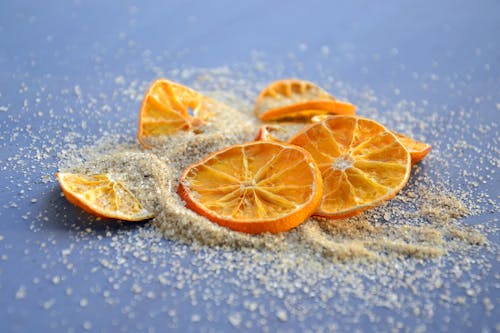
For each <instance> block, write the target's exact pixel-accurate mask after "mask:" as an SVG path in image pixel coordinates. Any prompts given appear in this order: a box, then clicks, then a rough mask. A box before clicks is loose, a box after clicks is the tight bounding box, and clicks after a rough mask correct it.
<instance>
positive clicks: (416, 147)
mask: <svg viewBox="0 0 500 333" xmlns="http://www.w3.org/2000/svg"><path fill="white" fill-rule="evenodd" d="M394 135H396V137H397V138H398V139H399V141H400V142H401V143H402V144H403V145H404V146H405V147H406V149H407V150H408V152H409V153H410V156H411V164H412V165H414V164H417V163H418V162H420V161H421V160H423V159H424V157H425V156H427V154H428V153H429V152H430V151H431V148H432V147H431V145H429V144H427V143H424V142H421V141H417V140H415V139H412V138H410V137H407V136H406V135H403V134H400V133H394Z"/></svg>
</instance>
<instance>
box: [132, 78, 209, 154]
mask: <svg viewBox="0 0 500 333" xmlns="http://www.w3.org/2000/svg"><path fill="white" fill-rule="evenodd" d="M215 106H216V102H215V101H213V100H211V99H209V98H208V97H206V96H203V95H202V94H200V93H199V92H197V91H194V90H192V89H190V88H188V87H185V86H183V85H181V84H178V83H175V82H172V81H169V80H166V79H158V80H156V81H154V82H153V83H152V84H151V86H150V87H149V89H148V90H147V91H146V94H145V95H144V99H143V101H142V105H141V110H140V112H139V130H138V133H137V138H138V140H139V142H140V143H141V144H142V145H143V146H144V147H146V148H150V147H151V146H152V145H151V143H150V142H149V141H148V138H151V137H158V136H163V135H171V134H174V133H176V132H178V131H182V130H184V131H185V130H190V129H196V128H198V127H200V126H201V125H202V124H203V121H204V120H206V119H207V118H209V117H210V116H212V115H213V112H212V111H213V109H214V108H215Z"/></svg>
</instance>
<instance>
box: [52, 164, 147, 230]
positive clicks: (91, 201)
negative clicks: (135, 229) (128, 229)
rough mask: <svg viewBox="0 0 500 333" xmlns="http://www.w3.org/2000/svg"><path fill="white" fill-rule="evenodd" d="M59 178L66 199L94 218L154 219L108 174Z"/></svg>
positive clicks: (70, 174) (65, 174)
mask: <svg viewBox="0 0 500 333" xmlns="http://www.w3.org/2000/svg"><path fill="white" fill-rule="evenodd" d="M56 178H57V180H58V181H59V184H60V185H61V188H62V190H63V193H64V196H65V197H66V199H67V200H68V201H69V202H71V203H72V204H73V205H75V206H78V207H80V208H82V209H83V210H85V211H86V212H87V213H90V214H92V215H95V216H99V217H104V218H111V219H118V220H125V221H142V220H147V219H150V218H153V217H154V215H153V214H152V213H150V212H148V211H147V210H146V209H144V208H143V207H142V205H141V203H140V202H139V201H138V200H137V198H136V197H135V196H134V195H133V194H132V193H131V192H130V191H129V190H128V189H127V188H126V187H125V186H124V185H123V184H122V183H120V182H119V181H117V180H114V179H112V178H111V177H110V176H109V175H107V174H96V175H82V174H74V173H62V172H58V173H56Z"/></svg>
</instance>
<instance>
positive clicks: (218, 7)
mask: <svg viewBox="0 0 500 333" xmlns="http://www.w3.org/2000/svg"><path fill="white" fill-rule="evenodd" d="M499 16H500V3H499V2H498V1H481V2H473V1H439V2H434V1H425V2H424V3H421V2H417V1H385V2H383V3H377V2H362V1H340V2H337V3H333V2H327V1H307V2H299V1H286V2H285V1H281V2H280V1H246V2H235V1H215V2H208V1H167V2H160V1H137V2H134V1H122V2H120V4H119V5H118V2H112V1H74V2H72V3H70V2H63V1H49V2H47V1H32V2H29V1H5V0H4V1H2V2H1V3H0V94H1V95H0V107H1V106H6V107H8V111H7V112H0V119H1V125H0V130H1V132H0V135H1V141H2V145H1V146H0V158H1V161H2V164H1V167H2V179H1V182H2V188H3V189H2V190H1V192H0V209H1V211H0V217H1V222H0V235H2V237H3V239H2V240H1V241H0V255H1V256H2V257H1V258H0V331H1V332H16V331H22V332H24V331H26V332H28V331H29V332H33V331H37V332H46V331H54V330H55V331H71V330H75V331H81V330H82V329H83V328H84V326H83V325H84V323H85V322H86V321H90V322H91V323H92V328H91V330H94V331H111V332H116V331H130V332H135V331H142V330H146V329H147V328H148V327H150V328H155V329H156V331H164V330H165V328H168V327H172V323H171V322H169V321H168V315H167V314H166V313H165V312H166V311H165V310H164V309H166V308H177V309H179V313H180V314H179V318H180V320H179V322H178V323H177V326H176V327H175V328H176V329H178V330H183V331H197V330H198V328H197V326H195V325H194V324H193V322H192V321H190V317H191V315H192V314H193V313H194V312H195V311H198V310H196V309H197V308H196V307H194V306H193V305H192V303H191V301H190V299H189V296H188V295H185V294H183V291H182V290H180V291H179V292H178V293H177V295H178V297H176V298H175V299H171V298H168V299H164V298H161V297H157V298H155V299H148V298H147V297H142V298H138V297H137V295H135V294H134V293H133V292H131V291H130V289H131V288H132V284H133V281H128V282H127V283H126V284H125V285H124V286H122V288H121V289H120V291H118V292H116V294H113V295H116V298H117V303H116V306H110V305H109V304H107V303H106V302H105V301H104V299H103V297H101V296H100V295H101V294H102V293H103V292H104V291H105V290H106V288H109V281H106V279H107V278H108V277H109V276H107V275H106V274H103V273H101V272H99V271H98V272H97V273H95V272H94V271H93V269H94V268H95V267H96V266H99V263H98V261H97V258H98V256H99V253H98V251H97V252H96V251H93V252H92V251H89V252H86V251H83V252H76V251H75V253H76V254H74V255H70V257H71V260H70V263H71V264H72V265H73V268H74V270H73V271H72V272H73V273H71V274H70V273H68V270H67V264H66V263H65V262H62V261H60V260H59V258H60V256H61V251H63V250H64V249H67V248H68V247H70V246H71V244H73V238H72V237H71V236H75V235H80V234H82V230H84V229H85V228H86V227H90V226H91V227H92V228H93V230H94V231H95V232H94V233H92V234H91V235H90V236H88V237H87V238H84V239H83V241H82V244H77V246H79V245H84V244H96V243H97V242H99V241H100V240H99V239H98V236H105V235H106V232H108V231H110V230H111V231H114V230H117V229H120V230H124V229H125V230H126V229H130V232H135V231H136V230H137V228H140V227H141V225H139V226H135V225H134V226H131V225H116V224H113V223H103V224H98V225H96V224H91V223H86V224H85V223H83V224H82V225H81V226H78V225H77V224H75V223H73V222H72V221H75V220H77V221H81V220H85V219H88V218H87V216H86V215H85V214H83V213H81V212H79V211H78V210H77V209H72V208H71V207H69V206H68V207H67V209H65V210H64V211H61V212H60V211H55V210H54V207H60V206H61V204H62V202H63V201H62V200H63V199H62V198H60V195H59V192H60V191H59V188H58V187H57V185H56V184H55V183H53V182H50V183H44V182H43V181H42V178H41V177H42V176H43V175H47V174H53V173H54V172H55V171H56V168H55V164H54V163H55V162H56V160H57V159H56V152H54V151H44V149H45V148H43V147H44V142H46V141H48V140H49V139H50V138H57V137H60V138H62V137H64V136H65V135H66V134H67V129H65V128H64V127H57V126H56V125H55V124H54V123H53V122H50V121H49V115H50V113H51V112H52V113H54V114H56V115H60V116H61V117H62V119H64V117H71V121H73V122H75V123H76V121H77V120H79V119H81V120H87V122H88V126H87V128H86V130H85V135H84V136H82V137H77V138H76V139H75V143H76V144H83V143H89V141H91V140H92V134H95V135H102V133H103V130H105V128H106V127H107V126H111V127H112V126H113V125H112V124H113V123H116V122H117V121H119V120H120V119H121V117H122V116H123V114H120V115H117V114H114V113H112V112H111V113H108V114H106V115H103V116H102V118H100V119H93V118H92V110H86V105H85V104H84V103H83V102H82V101H80V100H78V99H75V98H69V97H67V95H68V94H67V93H65V92H64V90H65V89H66V90H69V91H70V94H72V93H73V88H74V87H75V86H76V85H78V86H79V87H81V89H82V91H84V92H85V93H86V94H89V95H93V96H97V95H98V94H99V93H100V92H104V93H106V94H108V96H111V95H112V93H113V86H111V85H110V82H113V80H114V78H115V77H117V76H119V75H126V76H132V75H133V76H134V78H135V79H137V80H144V81H150V80H151V79H152V78H154V77H155V76H156V72H155V70H154V69H153V68H152V67H151V66H150V65H149V64H148V63H147V62H146V61H144V59H145V58H147V56H146V57H145V56H144V55H145V53H146V54H150V55H151V56H150V57H151V59H154V58H155V56H163V57H164V58H165V59H171V61H169V62H168V63H162V64H160V65H161V66H162V68H163V69H164V70H165V72H167V71H168V70H172V69H176V68H185V67H218V66H224V65H229V66H233V65H235V66H236V65H238V64H240V63H248V62H251V61H252V52H254V51H257V52H263V53H265V54H266V61H267V63H268V64H269V65H268V66H273V65H275V66H277V67H279V66H284V70H283V72H284V74H287V73H293V72H292V70H291V69H290V68H291V67H293V66H292V65H291V64H290V62H291V60H290V57H289V53H290V52H293V53H294V54H295V57H296V59H297V60H299V61H300V62H301V63H302V64H303V66H304V70H303V72H302V74H303V77H304V78H307V79H311V80H313V81H314V80H317V79H319V77H318V74H317V73H318V70H317V68H316V67H317V64H318V63H319V64H322V66H324V68H325V69H327V70H328V71H329V72H332V73H335V75H336V77H337V78H339V79H341V80H342V81H344V82H348V83H349V84H350V85H351V86H352V87H359V88H360V89H362V88H365V87H369V88H371V89H373V90H374V94H375V95H376V96H385V99H386V101H387V102H389V103H391V102H392V103H396V102H397V101H398V100H399V99H403V98H404V99H407V100H422V99H425V100H427V101H428V102H429V105H431V107H429V110H428V112H429V113H431V112H437V111H439V110H437V109H435V108H433V107H432V105H433V104H438V103H439V104H440V105H444V104H446V105H448V107H449V109H450V110H469V109H471V108H474V109H476V110H479V111H478V114H479V115H480V116H481V123H484V124H496V125H497V124H498V120H499V107H498V103H500V94H499V91H500V89H499V87H500V85H499V83H500V75H499V74H500V45H499V38H498V33H499V32H500V19H499ZM302 44H304V45H305V46H307V48H306V47H305V46H301V45H302ZM323 46H328V47H329V49H330V54H331V57H329V58H328V60H325V59H324V58H325V57H324V55H323V54H322V52H321V48H322V47H323ZM153 62H154V61H153ZM155 65H159V64H155ZM124 73H125V74H124ZM414 73H426V75H430V73H432V75H435V76H437V77H451V78H453V77H454V76H456V77H460V78H462V77H470V79H469V81H468V82H467V84H465V85H463V86H460V87H459V88H457V89H453V90H450V89H449V87H448V86H449V82H443V81H438V82H433V81H432V80H429V83H428V85H427V86H426V87H425V88H422V82H421V81H420V80H416V79H415V78H414ZM284 76H288V75H284ZM127 78H128V77H127ZM24 86H27V87H28V89H27V90H24V88H23V87H24ZM395 89H398V95H395V94H394V92H395ZM49 95H50V96H51V97H48V96H49ZM478 96H482V97H485V99H486V100H485V101H484V103H480V104H478V103H477V102H476V97H478ZM38 98H43V99H44V100H43V101H42V102H39V101H37V99H38ZM26 103H27V106H26ZM113 103H115V104H113ZM111 104H112V105H113V107H116V106H119V107H121V108H122V109H124V110H130V112H129V113H128V115H127V116H126V117H125V119H124V120H123V121H134V122H135V119H136V112H137V111H136V110H137V109H138V102H137V101H133V100H130V101H126V100H124V99H117V100H115V101H112V102H111ZM68 107H69V108H73V109H75V110H83V109H85V112H75V113H73V114H71V115H69V114H67V113H65V112H63V111H64V110H67V108H68ZM38 112H42V115H38ZM46 124H51V126H52V127H47V126H46ZM110 124H111V125H110ZM27 125H31V130H30V129H27V128H26V126H27ZM443 125H446V124H443ZM134 126H135V125H134ZM19 129H22V130H21V131H19ZM130 131H131V135H133V132H134V131H135V128H131V130H130ZM13 133H18V136H15V137H13ZM452 137H453V132H452V131H450V133H449V138H447V139H450V138H452ZM482 139H484V140H492V141H490V142H494V143H495V142H496V143H498V131H496V135H495V137H494V138H482ZM451 141H452V140H451ZM33 142H34V146H35V147H39V148H40V149H39V152H41V153H42V154H43V153H46V154H47V156H46V157H44V158H43V162H42V161H39V160H37V159H36V155H37V149H33V145H32V143H33ZM42 148H43V149H42ZM16 155H17V156H21V157H23V158H22V159H21V161H20V162H17V160H14V161H13V160H12V159H9V158H12V157H13V156H16ZM496 157H497V158H498V156H496ZM23 161H24V162H23ZM496 163H497V162H495V161H493V163H492V168H496V169H497V171H498V164H496ZM470 171H472V170H470ZM451 172H452V175H451V177H450V178H451V179H455V182H456V184H459V183H460V182H461V180H460V177H459V175H460V173H459V170H454V169H453V170H452V171H451ZM25 180H26V181H27V182H28V185H27V184H24V183H23V181H25ZM498 180H499V179H498V175H496V176H494V178H493V181H490V182H489V183H488V184H486V185H485V188H484V191H485V192H487V193H489V194H490V196H491V197H492V198H493V199H494V200H498V195H499V192H498V188H499V185H500V183H499V181H498ZM450 186H452V185H450ZM21 190H24V192H20V191H21ZM34 198H36V199H37V200H36V202H32V201H31V199H34ZM26 212H30V214H29V215H27V216H26V215H25V214H26ZM23 215H25V216H23ZM43 217H47V219H44V218H43ZM498 217H499V215H498V212H497V211H494V212H490V213H488V214H485V215H483V216H479V217H474V218H470V219H469V220H468V221H466V222H467V223H470V224H478V223H483V222H484V221H485V220H487V219H494V218H496V219H498ZM104 241H106V240H104ZM492 241H493V242H498V235H496V236H494V238H493V239H492ZM187 251H188V252H189V251H190V250H187ZM485 255H486V254H485ZM493 258H494V256H493ZM56 259H57V260H56ZM183 264H184V265H186V267H190V266H191V265H192V263H191V262H190V258H189V256H187V257H186V258H185V261H184V263H183ZM491 265H492V269H491V271H490V273H489V274H488V275H487V276H484V277H482V278H481V280H480V281H476V283H479V284H481V285H482V286H485V288H483V290H482V291H481V292H482V293H483V294H485V295H489V298H490V299H491V300H492V301H493V303H494V304H495V305H496V307H495V309H494V310H493V314H490V315H486V314H485V311H484V306H483V304H479V303H478V304H473V305H470V306H469V307H468V308H467V313H460V310H447V309H444V308H442V307H440V305H439V304H438V302H437V300H436V304H435V309H434V311H435V315H434V317H433V318H432V320H430V321H426V325H427V326H426V327H427V329H428V330H429V331H439V330H450V331H454V332H458V331H464V332H465V331H480V330H481V329H483V330H485V332H493V331H495V329H496V330H497V331H498V327H499V326H498V325H499V324H500V322H499V319H498V318H499V315H500V313H499V310H498V309H499V307H500V304H499V303H498V300H499V296H500V294H499V291H498V283H499V281H498V274H499V273H500V272H499V265H498V259H497V258H494V259H492V262H491ZM141 269H142V270H144V271H146V272H149V271H148V270H150V273H151V274H152V275H155V274H158V272H157V271H155V268H154V267H150V265H149V264H143V266H142V268H141ZM123 273H124V274H125V273H126V272H125V269H124V271H123ZM228 274H229V273H228ZM53 276H59V277H62V281H60V282H59V281H56V282H55V283H54V281H53V280H52V278H53ZM36 278H38V279H39V280H40V281H39V282H34V280H33V279H35V280H36ZM203 283H207V282H201V283H200V284H199V285H197V286H196V287H195V288H198V290H200V291H201V290H203ZM20 285H24V286H27V296H26V298H25V299H21V300H16V297H15V295H16V293H17V292H18V290H19V287H20ZM68 286H70V287H71V288H72V294H71V295H69V296H68V295H66V292H67V287H68ZM150 288H151V290H153V291H155V292H156V293H157V294H158V293H160V292H161V291H162V290H164V291H166V292H167V293H168V294H170V293H171V290H170V289H172V290H173V287H171V286H168V287H165V286H162V285H160V284H159V283H153V282H152V283H151V284H150ZM168 288H170V289H168ZM224 288H225V289H223V290H224V292H227V294H228V295H229V294H230V293H231V292H234V293H238V289H237V288H235V287H234V286H224ZM82 298H86V299H88V301H89V304H90V305H89V306H88V307H82V306H80V304H79V302H80V300H81V299H82ZM52 299H53V300H54V301H55V303H54V304H52V305H51V304H48V306H47V304H45V305H44V303H45V302H47V300H52ZM258 301H259V303H261V304H269V303H272V302H275V301H277V300H275V299H273V298H272V297H271V296H266V295H263V296H261V297H260V298H259V299H258ZM350 301H351V302H352V305H355V304H356V300H355V299H353V300H350ZM127 307H128V308H130V309H133V311H132V313H133V314H134V316H133V317H131V316H130V315H129V312H127ZM224 307H227V305H221V310H220V311H221V313H226V312H227V311H226V310H225V309H224ZM441 314H442V315H443V316H445V315H446V316H451V317H452V321H451V323H443V322H441V320H440V317H441ZM379 315H380V316H381V318H388V317H392V318H396V320H397V321H401V322H402V323H404V324H405V325H407V326H405V329H408V330H409V331H411V330H412V329H413V328H414V327H417V324H418V323H419V320H420V319H418V318H407V317H405V318H400V317H398V313H391V312H389V311H387V310H384V309H383V308H381V309H380V310H379ZM144 318H147V320H144ZM464 318H467V322H466V323H464V320H462V319H464ZM328 320H330V321H331V322H332V323H336V322H340V323H342V322H343V320H342V319H339V318H333V317H329V318H327V320H326V321H328ZM299 324H300V325H299ZM323 324H325V325H324V327H327V325H326V324H327V323H325V322H324V323H323ZM210 325H211V327H212V328H213V330H215V331H223V330H232V329H234V328H233V327H232V326H231V325H230V324H229V323H228V322H227V319H226V316H222V315H220V316H219V315H217V314H216V315H215V319H214V321H213V322H212V323H211V324H210ZM210 325H209V326H210ZM301 325H303V323H299V322H298V321H297V320H295V319H294V318H291V319H289V320H288V321H287V322H286V323H282V322H280V321H279V320H276V319H269V322H268V326H269V327H271V330H273V331H275V330H278V329H283V330H285V331H286V330H292V331H293V330H299V328H301V327H303V326H301ZM306 325H310V327H311V328H313V329H314V327H315V326H314V325H315V319H314V316H313V315H311V316H310V317H308V318H306ZM372 325H374V324H372V323H371V322H370V321H369V320H368V318H364V319H362V320H361V321H360V323H359V328H360V329H361V330H363V331H372V330H377V329H381V330H386V329H387V328H388V327H389V326H390V325H389V324H387V322H386V321H385V320H383V321H382V323H378V324H377V325H379V326H377V325H375V326H372ZM340 326H341V327H340V328H342V325H340ZM204 327H205V328H206V327H207V326H206V325H205V326H204ZM87 328H89V327H87ZM402 330H403V329H402Z"/></svg>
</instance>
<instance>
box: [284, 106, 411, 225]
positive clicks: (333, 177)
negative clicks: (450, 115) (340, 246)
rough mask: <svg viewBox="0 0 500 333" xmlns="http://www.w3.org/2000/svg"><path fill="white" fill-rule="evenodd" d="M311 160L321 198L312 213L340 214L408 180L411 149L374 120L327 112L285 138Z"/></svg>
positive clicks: (382, 198) (390, 195)
mask: <svg viewBox="0 0 500 333" xmlns="http://www.w3.org/2000/svg"><path fill="white" fill-rule="evenodd" d="M289 142H290V143H292V144H294V145H297V146H300V147H303V148H304V149H306V150H307V151H308V152H310V153H311V155H312V156H313V157H314V159H315V160H316V163H317V164H318V166H319V168H320V170H321V174H322V176H323V186H324V191H323V199H322V202H321V205H320V207H319V209H318V210H317V211H316V213H315V215H319V216H325V217H330V218H344V217H349V216H353V215H356V214H358V213H361V212H362V211H364V210H366V209H369V208H371V207H374V206H376V205H378V204H380V203H381V202H383V201H385V200H389V199H392V198H393V197H394V196H395V195H396V193H397V192H398V191H399V190H401V189H402V188H403V187H404V186H405V184H406V183H407V181H408V178H409V176H410V170H411V159H410V154H409V153H408V151H407V150H406V148H405V147H404V146H403V145H402V144H401V142H400V141H399V140H398V139H397V138H396V137H395V136H394V134H393V133H392V132H391V131H389V130H388V129H386V128H385V127H384V126H382V125H380V124H379V123H377V122H375V121H374V120H370V119H365V118H361V117H356V116H331V117H328V118H327V119H325V120H323V121H321V122H318V123H315V124H312V125H310V126H308V127H306V128H305V129H304V130H302V131H300V132H299V133H298V134H296V135H295V136H294V137H293V138H292V139H290V141H289Z"/></svg>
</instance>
